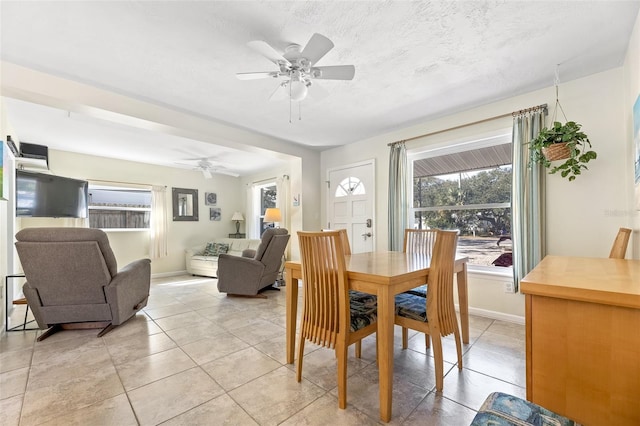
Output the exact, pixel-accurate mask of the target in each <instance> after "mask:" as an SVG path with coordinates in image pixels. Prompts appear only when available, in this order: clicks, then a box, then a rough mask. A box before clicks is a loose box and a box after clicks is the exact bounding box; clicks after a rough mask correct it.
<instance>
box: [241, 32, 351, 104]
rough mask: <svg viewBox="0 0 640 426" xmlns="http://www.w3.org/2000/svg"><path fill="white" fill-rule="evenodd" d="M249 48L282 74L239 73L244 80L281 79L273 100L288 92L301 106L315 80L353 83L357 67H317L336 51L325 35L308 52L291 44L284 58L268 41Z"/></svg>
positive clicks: (317, 36) (316, 36)
mask: <svg viewBox="0 0 640 426" xmlns="http://www.w3.org/2000/svg"><path fill="white" fill-rule="evenodd" d="M247 45H248V46H249V47H250V48H252V49H253V50H255V51H256V52H258V53H259V54H261V55H262V56H264V57H265V58H267V59H268V60H269V61H271V62H272V63H273V64H275V65H276V66H277V67H278V71H262V72H247V73H237V74H236V76H237V77H238V79H240V80H256V79H262V78H278V79H283V80H284V81H283V82H282V83H280V84H279V86H278V88H277V89H276V91H275V92H274V93H273V94H272V95H271V98H270V99H278V98H281V96H279V94H278V92H280V91H281V90H287V89H288V90H287V91H288V94H287V96H286V97H287V98H288V99H289V101H290V102H291V101H295V102H300V101H302V100H304V99H305V98H306V97H307V94H308V93H309V89H310V87H311V86H312V84H313V83H312V80H314V79H317V80H353V77H354V75H355V67H354V66H353V65H333V66H325V67H316V66H314V65H315V64H316V63H317V62H318V61H319V60H320V59H321V58H322V57H323V56H325V55H326V54H327V53H328V52H329V51H330V50H331V49H333V46H334V44H333V42H332V41H331V40H329V39H328V38H327V37H325V36H323V35H321V34H318V33H316V34H314V35H313V36H312V37H311V39H310V40H309V42H308V43H307V45H306V46H305V47H304V49H302V50H301V47H300V45H299V44H290V45H289V46H287V48H286V49H285V51H284V53H283V54H280V53H278V52H277V51H276V50H275V49H274V48H273V47H271V46H270V45H269V44H268V43H266V42H264V41H260V40H257V41H250V42H249V43H247Z"/></svg>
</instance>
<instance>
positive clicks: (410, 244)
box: [402, 228, 438, 256]
mask: <svg viewBox="0 0 640 426" xmlns="http://www.w3.org/2000/svg"><path fill="white" fill-rule="evenodd" d="M437 232H438V230H437V229H409V228H408V229H405V230H404V244H403V249H402V251H403V252H405V253H420V254H426V255H427V256H431V251H432V250H433V245H434V244H435V242H436V234H437Z"/></svg>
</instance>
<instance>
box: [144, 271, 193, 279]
mask: <svg viewBox="0 0 640 426" xmlns="http://www.w3.org/2000/svg"><path fill="white" fill-rule="evenodd" d="M178 275H191V274H189V273H188V272H187V270H186V269H183V270H182V271H173V272H160V273H158V274H151V278H165V277H176V276H178Z"/></svg>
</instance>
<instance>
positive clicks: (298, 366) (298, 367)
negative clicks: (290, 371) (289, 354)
mask: <svg viewBox="0 0 640 426" xmlns="http://www.w3.org/2000/svg"><path fill="white" fill-rule="evenodd" d="M303 353H304V336H303V334H302V332H301V333H300V339H299V340H298V359H297V360H296V361H297V362H296V380H297V381H298V382H300V381H302V354H303Z"/></svg>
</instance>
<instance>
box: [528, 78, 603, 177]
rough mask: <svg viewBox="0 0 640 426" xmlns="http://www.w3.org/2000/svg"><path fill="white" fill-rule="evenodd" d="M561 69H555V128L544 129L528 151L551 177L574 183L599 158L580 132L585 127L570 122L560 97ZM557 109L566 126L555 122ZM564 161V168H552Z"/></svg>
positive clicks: (532, 158)
mask: <svg viewBox="0 0 640 426" xmlns="http://www.w3.org/2000/svg"><path fill="white" fill-rule="evenodd" d="M558 68H559V66H558V67H556V80H555V86H556V105H555V108H554V109H553V118H552V122H553V127H551V128H546V127H545V128H543V129H542V130H541V131H540V133H539V134H538V136H536V138H535V139H533V140H532V141H531V142H530V144H529V148H530V149H531V161H532V162H534V163H540V164H542V165H543V166H544V167H545V168H547V169H550V170H549V173H550V174H554V173H557V172H560V175H561V176H562V177H563V178H567V179H569V181H572V180H575V179H576V177H577V176H578V175H580V174H582V171H583V170H588V168H587V166H586V164H587V163H588V162H589V161H591V160H595V159H596V158H598V154H596V153H595V151H592V150H591V142H590V141H589V138H588V137H587V135H586V134H585V133H584V132H583V131H581V130H580V129H581V128H582V125H580V124H578V123H576V122H575V121H567V117H566V115H565V114H564V110H563V109H562V105H560V98H559V96H558V85H559V80H560V77H559V69H558ZM558 109H560V112H562V116H563V117H564V120H565V123H564V124H562V123H560V122H558V121H556V113H557V112H558ZM561 160H564V162H563V163H561V164H557V163H556V164H555V165H552V164H551V163H552V162H556V161H561Z"/></svg>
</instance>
